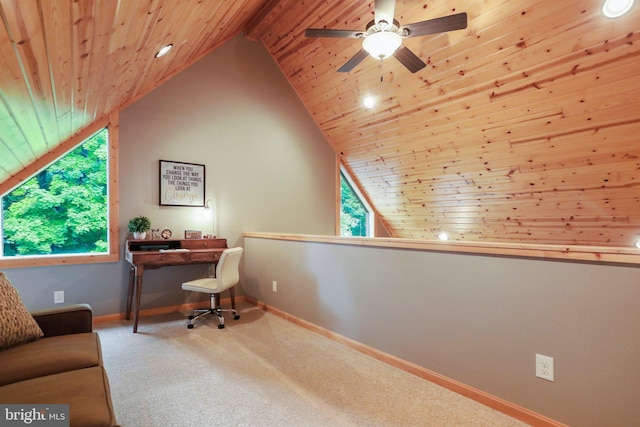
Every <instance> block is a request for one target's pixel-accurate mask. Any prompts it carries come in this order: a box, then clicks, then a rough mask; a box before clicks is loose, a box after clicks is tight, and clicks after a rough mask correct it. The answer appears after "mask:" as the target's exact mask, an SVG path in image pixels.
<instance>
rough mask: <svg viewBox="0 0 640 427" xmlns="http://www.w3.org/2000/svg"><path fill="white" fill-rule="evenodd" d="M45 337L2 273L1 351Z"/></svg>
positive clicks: (0, 300) (0, 310) (0, 301)
mask: <svg viewBox="0 0 640 427" xmlns="http://www.w3.org/2000/svg"><path fill="white" fill-rule="evenodd" d="M43 335H44V334H43V333H42V330H41V329H40V327H39V326H38V324H37V323H36V321H35V320H34V319H33V317H32V316H31V314H29V311H27V309H26V307H25V306H24V304H23V303H22V300H21V299H20V294H18V291H17V289H16V288H14V287H13V285H12V284H11V282H9V279H7V276H5V274H4V273H3V272H0V351H2V350H4V349H7V348H11V347H13V346H16V345H18V344H22V343H26V342H30V341H35V340H37V339H38V338H41V337H42V336H43Z"/></svg>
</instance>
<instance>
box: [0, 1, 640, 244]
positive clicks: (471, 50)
mask: <svg viewBox="0 0 640 427" xmlns="http://www.w3.org/2000/svg"><path fill="white" fill-rule="evenodd" d="M0 6H1V10H0V13H1V16H2V19H3V24H4V25H3V26H2V28H1V32H0V61H1V63H0V183H1V182H3V181H8V180H10V178H11V177H12V176H13V175H15V174H16V172H17V171H19V170H20V169H22V168H24V167H26V166H28V165H29V164H30V163H32V162H33V161H34V160H35V159H37V158H39V157H41V156H43V155H44V154H45V153H47V152H48V151H50V150H51V149H52V148H53V147H55V146H56V145H57V144H60V143H61V142H63V141H65V140H66V139H68V138H69V137H70V136H71V135H72V134H74V133H76V132H78V131H79V130H81V129H83V128H84V127H86V126H88V125H89V124H91V123H92V122H93V121H95V120H97V119H99V118H101V117H104V116H105V115H107V114H109V112H111V111H114V110H118V109H120V108H122V107H124V106H126V105H128V104H130V103H131V102H133V101H135V100H136V99H138V98H139V97H140V96H142V95H144V94H145V93H147V92H149V91H150V90H152V89H153V88H155V87H157V85H159V84H161V83H162V82H163V81H164V80H166V79H167V78H168V77H170V76H172V75H175V73H177V72H179V71H181V70H182V69H183V68H184V67H185V66H188V65H189V64H191V63H193V62H194V61H195V60H197V59H198V58H200V57H201V56H202V55H204V54H206V53H207V52H209V51H210V50H212V49H213V48H215V47H216V46H218V45H220V44H221V43H223V42H224V41H226V40H227V39H228V38H230V37H232V36H233V35H235V34H237V33H238V32H239V31H245V32H246V34H247V37H249V38H251V39H256V40H260V41H261V42H262V43H263V44H264V46H265V47H266V49H267V50H268V51H269V52H270V54H271V55H272V56H273V58H274V59H275V60H276V61H277V62H278V64H279V66H280V68H281V69H282V72H283V73H284V75H285V76H286V78H287V79H288V80H289V81H290V83H291V85H292V86H293V88H294V89H295V90H296V92H297V93H298V95H299V97H300V99H301V100H302V102H303V103H304V105H305V106H306V108H307V109H308V110H309V112H310V114H311V115H312V117H313V118H314V120H315V121H316V123H317V124H318V126H319V127H320V129H321V130H322V131H323V132H324V134H325V136H326V137H327V140H328V142H329V143H330V144H331V145H332V147H333V148H334V149H335V150H336V152H337V153H339V155H340V157H341V159H342V161H343V163H344V164H345V166H346V167H347V168H348V169H349V170H350V172H351V173H352V174H353V176H354V177H355V179H356V180H357V181H358V183H359V184H360V186H361V187H362V189H363V191H364V192H365V194H366V196H367V197H368V199H369V200H370V202H371V204H372V205H373V206H374V208H375V209H376V211H377V212H378V213H379V215H380V216H381V218H382V222H383V223H384V224H385V226H386V227H387V229H388V231H389V233H390V235H392V236H393V237H409V238H424V239H435V238H436V236H437V235H438V234H439V233H440V232H442V231H444V232H447V233H448V234H449V236H450V238H451V240H460V241H486V242H513V243H522V244H530V243H545V244H558V245H587V246H609V247H630V246H633V245H634V244H635V242H636V241H637V240H639V239H640V214H639V212H640V183H639V182H638V179H639V177H640V171H639V169H640V96H639V95H640V40H639V39H640V5H637V4H636V5H635V6H634V8H633V9H632V10H631V12H630V13H629V14H627V15H626V16H624V17H622V18H620V19H617V20H611V19H607V18H605V17H603V16H602V14H601V12H600V9H601V6H602V0H563V1H557V0H532V1H527V2H522V1H513V0H511V1H508V0H491V1H487V0H464V1H462V0H455V1H451V0H434V1H417V0H414V1H409V0H406V1H402V0H398V1H397V4H396V14H395V17H396V19H397V20H398V21H400V24H408V23H413V22H418V21H423V20H427V19H432V18H437V17H440V16H445V15H449V14H452V13H458V12H466V13H467V14H468V18H469V23H468V27H467V28H466V29H464V30H458V31H453V32H449V33H446V34H438V35H430V36H424V37H420V38H411V39H406V40H405V45H406V46H407V47H409V48H410V49H412V50H413V51H414V52H415V53H416V54H417V55H418V56H419V57H420V58H422V59H423V60H424V61H425V62H426V63H427V67H426V68H425V69H423V70H421V71H419V72H417V73H415V74H411V73H410V72H409V71H407V70H406V69H405V68H404V67H403V66H402V65H401V64H399V63H398V61H396V60H395V59H393V58H391V59H389V60H386V61H384V62H382V63H380V62H378V61H376V60H374V59H372V58H367V59H365V60H364V61H363V62H362V63H361V64H360V65H358V66H357V67H355V68H354V70H353V71H351V72H350V73H338V72H336V70H337V69H338V68H339V67H340V66H341V65H342V64H344V63H345V62H346V61H347V60H348V59H349V58H351V57H352V56H353V55H354V54H355V53H356V52H357V51H358V49H359V48H360V41H358V40H354V39H330V38H323V39H308V38H305V37H304V30H305V29H306V28H308V27H316V28H317V27H327V28H337V29H354V30H359V29H364V27H365V26H366V23H367V22H368V21H369V20H371V19H372V18H373V1H337V0H305V1H300V0H242V1H237V0H236V1H196V0H157V1H153V0H140V1H133V0H120V1H70V0H69V1H64V0H58V1H52V0H20V1H17V0H15V1H10V0H0ZM167 40H171V41H172V42H173V43H174V45H175V48H174V51H173V52H172V53H171V54H170V55H167V56H166V57H164V58H163V59H161V60H155V59H154V58H153V54H154V53H155V52H156V51H157V50H158V49H159V48H160V47H161V46H162V45H163V44H164V43H166V42H167ZM365 95H371V96H374V97H375V98H376V99H377V105H376V106H375V107H374V108H372V109H369V110H368V109H365V108H363V107H362V103H361V102H362V98H363V97H364V96H365Z"/></svg>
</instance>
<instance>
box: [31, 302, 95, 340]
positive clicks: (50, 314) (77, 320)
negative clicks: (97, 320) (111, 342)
mask: <svg viewBox="0 0 640 427" xmlns="http://www.w3.org/2000/svg"><path fill="white" fill-rule="evenodd" d="M31 315H32V316H33V318H34V319H35V320H36V322H38V325H39V326H40V329H42V332H44V336H45V337H53V336H56V335H68V334H81V333H84V332H93V312H92V311H91V306H90V305H89V304H74V305H67V306H64V307H60V308H50V309H45V310H37V311H32V312H31Z"/></svg>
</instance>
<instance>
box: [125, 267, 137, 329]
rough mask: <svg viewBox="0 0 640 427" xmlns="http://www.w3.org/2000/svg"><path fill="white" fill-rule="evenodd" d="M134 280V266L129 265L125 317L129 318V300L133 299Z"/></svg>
mask: <svg viewBox="0 0 640 427" xmlns="http://www.w3.org/2000/svg"><path fill="white" fill-rule="evenodd" d="M135 280H136V267H135V266H133V265H132V266H131V269H130V270H129V291H128V292H127V313H126V316H125V319H127V320H129V319H131V302H132V301H133V288H134V285H135Z"/></svg>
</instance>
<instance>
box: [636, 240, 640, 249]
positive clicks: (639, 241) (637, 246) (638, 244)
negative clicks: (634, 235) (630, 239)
mask: <svg viewBox="0 0 640 427" xmlns="http://www.w3.org/2000/svg"><path fill="white" fill-rule="evenodd" d="M636 248H638V249H640V240H638V241H637V242H636Z"/></svg>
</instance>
